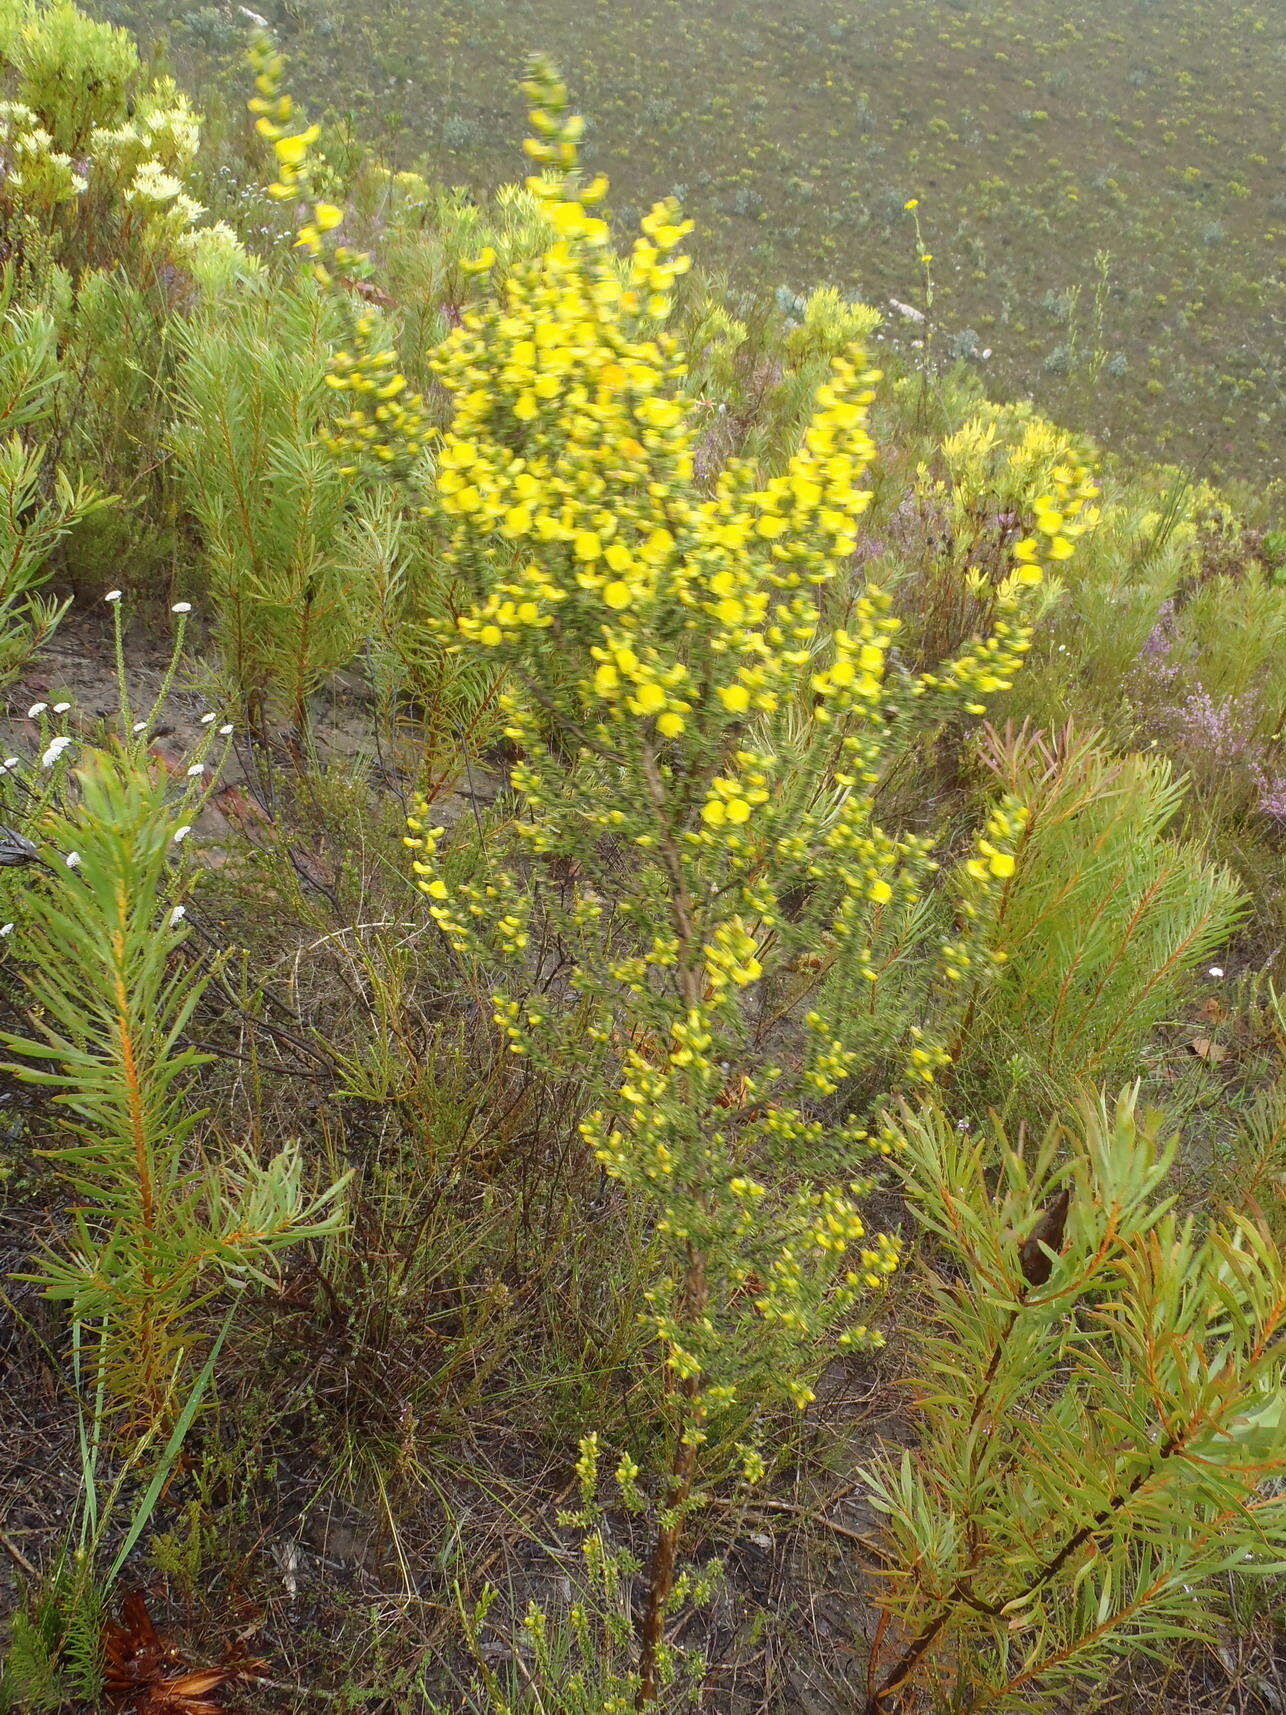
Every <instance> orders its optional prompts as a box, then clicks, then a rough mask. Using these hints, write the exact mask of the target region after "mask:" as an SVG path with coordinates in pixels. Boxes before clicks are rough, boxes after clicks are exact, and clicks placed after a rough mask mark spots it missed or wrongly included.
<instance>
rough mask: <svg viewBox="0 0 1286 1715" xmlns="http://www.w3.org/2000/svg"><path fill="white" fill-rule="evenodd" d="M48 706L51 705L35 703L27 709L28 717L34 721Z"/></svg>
mask: <svg viewBox="0 0 1286 1715" xmlns="http://www.w3.org/2000/svg"><path fill="white" fill-rule="evenodd" d="M48 707H49V704H48V703H33V704H32V705H31V707H30V708H29V709H28V710H27V719H28V720H29V721H34V720H35V718H36V716H37V715H43V714H44V712H45V710H46V709H47V708H48Z"/></svg>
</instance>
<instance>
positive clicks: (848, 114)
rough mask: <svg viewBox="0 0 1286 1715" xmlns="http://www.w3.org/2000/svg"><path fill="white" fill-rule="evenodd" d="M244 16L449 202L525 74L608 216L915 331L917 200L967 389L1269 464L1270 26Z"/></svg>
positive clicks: (431, 1)
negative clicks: (687, 241)
mask: <svg viewBox="0 0 1286 1715" xmlns="http://www.w3.org/2000/svg"><path fill="white" fill-rule="evenodd" d="M261 4H264V5H269V0H261ZM101 9H102V10H104V11H108V12H111V13H112V14H113V15H115V16H117V17H118V18H120V19H121V20H122V21H125V22H129V23H130V24H132V25H134V26H136V27H141V28H143V29H145V30H146V29H149V28H150V29H152V30H154V31H157V30H165V31H166V32H168V34H169V37H170V40H171V43H172V46H173V48H174V50H175V52H176V54H177V56H178V57H179V59H180V60H183V59H185V58H186V57H188V56H189V55H192V54H200V55H201V56H202V57H203V58H208V59H215V60H217V59H220V58H222V59H223V60H224V61H225V62H230V61H231V60H233V59H234V58H235V56H236V54H237V52H238V47H239V40H240V33H241V29H242V23H243V21H242V20H240V19H239V18H236V15H235V13H232V12H223V11H219V10H216V9H215V8H213V7H211V6H199V7H189V8H188V9H186V10H184V9H183V0H104V4H103V6H102V8H101ZM269 9H270V10H273V7H272V6H269ZM234 20H235V21H234ZM273 22H274V24H275V25H276V26H277V27H278V28H279V29H280V30H281V33H282V37H283V43H284V45H285V46H286V47H287V49H288V51H289V52H290V53H291V54H292V56H293V57H294V59H295V62H296V70H295V72H294V73H292V78H293V81H294V84H295V87H296V88H297V89H298V90H299V91H300V93H301V94H307V95H308V96H309V97H310V98H311V100H312V101H313V103H314V104H319V105H321V106H325V107H328V108H330V109H331V110H332V111H334V112H340V113H342V112H345V111H347V112H351V113H352V114H353V115H354V116H355V122H356V124H357V127H358V129H359V130H360V131H361V132H362V133H363V134H366V135H368V136H371V137H373V138H374V139H375V140H377V141H378V142H379V143H380V144H381V146H383V147H385V148H386V149H387V150H388V151H389V153H390V154H391V155H393V156H394V157H396V158H397V159H398V161H399V163H400V164H402V165H416V166H420V167H422V168H423V169H425V170H426V171H427V172H428V173H429V174H430V176H433V177H442V178H445V179H447V180H448V181H449V182H453V183H462V184H470V185H473V186H476V187H478V188H482V187H484V186H489V185H492V184H494V183H496V182H498V181H500V180H502V179H504V178H508V177H512V176H513V175H514V173H515V171H516V170H517V163H518V161H519V156H518V153H517V146H518V141H519V138H520V137H521V135H522V119H521V98H520V97H519V96H518V94H517V91H516V87H515V84H516V79H517V76H518V74H519V72H520V70H521V66H522V61H523V57H524V55H525V53H526V52H527V51H528V50H529V49H532V48H539V49H542V50H545V51H548V52H551V53H552V54H554V55H555V56H556V58H557V59H558V60H559V61H560V62H561V64H562V65H563V67H564V69H565V71H566V74H567V76H568V78H569V80H570V82H571V85H572V88H573V91H574V96H575V99H576V101H577V103H578V105H579V107H580V109H581V111H583V112H584V113H585V114H586V115H587V118H588V120H589V124H590V134H589V145H588V150H587V153H588V155H589V158H590V160H591V161H592V162H593V163H594V164H595V165H596V166H601V167H603V168H604V169H606V170H608V171H609V172H610V173H611V175H612V179H613V187H614V194H615V201H616V206H617V209H618V211H619V212H621V213H627V214H628V213H629V212H632V211H634V210H637V209H638V208H640V207H642V206H645V205H646V203H647V202H648V201H650V200H651V199H652V198H653V197H655V196H657V195H660V194H663V193H665V192H669V191H677V192H678V193H679V194H680V195H681V197H682V198H683V200H684V202H685V204H686V206H687V208H688V211H689V212H690V213H691V214H692V215H693V216H694V217H695V218H696V221H697V235H696V239H695V249H696V254H697V255H698V257H700V258H701V259H702V260H704V261H706V262H710V263H716V264H720V265H727V266H728V267H730V268H731V269H732V270H733V271H734V272H735V273H736V274H737V275H738V276H739V277H743V278H747V279H755V280H757V281H759V282H763V281H767V282H768V283H770V284H772V285H778V284H780V285H783V286H786V287H788V288H789V289H792V290H797V289H801V288H806V287H809V286H812V285H814V284H816V283H818V282H819V281H822V280H827V281H832V282H834V283H836V284H839V285H840V286H842V287H843V288H844V289H845V290H846V291H850V292H852V293H854V294H858V295H861V296H863V297H865V298H867V299H868V300H870V301H872V302H875V303H878V304H881V305H883V306H884V307H885V308H887V307H888V301H889V299H890V298H891V297H895V298H898V299H901V300H903V301H907V302H910V303H911V304H913V305H923V302H924V296H925V283H924V280H923V277H922V275H923V270H922V267H921V264H920V262H919V256H918V253H919V246H918V245H917V242H916V235H915V231H914V227H913V224H912V220H911V216H910V215H909V214H908V213H907V212H906V211H905V208H904V204H905V203H906V202H907V200H908V199H910V198H912V197H918V198H920V209H919V215H920V219H921V221H922V223H923V232H924V238H925V243H926V246H927V248H928V250H929V252H931V253H932V255H933V261H932V263H931V264H930V267H931V269H932V273H933V289H934V298H935V313H936V319H937V336H936V337H937V339H938V341H939V349H940V350H941V351H943V352H944V353H946V354H948V355H957V356H965V357H967V358H969V359H970V360H972V361H982V362H984V363H985V367H986V369H987V372H988V374H989V377H990V385H991V386H992V388H993V390H994V391H997V392H1003V393H1011V394H1012V393H1027V392H1030V393H1032V394H1034V395H1035V396H1036V397H1037V398H1038V399H1039V400H1040V402H1041V404H1042V405H1043V406H1044V407H1045V408H1046V409H1048V410H1049V411H1050V412H1052V413H1053V414H1055V415H1056V416H1059V417H1061V418H1063V419H1064V420H1068V421H1070V422H1073V423H1076V424H1077V425H1080V426H1085V427H1088V428H1092V429H1094V430H1095V431H1097V432H1098V433H1099V434H1100V435H1101V436H1102V437H1103V438H1104V439H1105V440H1106V442H1107V443H1108V444H1109V445H1113V446H1118V447H1124V448H1132V449H1137V450H1146V451H1147V452H1149V453H1152V454H1156V453H1160V454H1161V455H1162V456H1164V457H1167V458H1171V459H1174V460H1176V461H1177V462H1181V463H1183V464H1185V465H1192V466H1194V467H1197V468H1200V469H1202V470H1204V471H1207V472H1211V473H1214V474H1226V475H1231V474H1241V475H1250V476H1255V477H1264V476H1270V475H1274V474H1279V473H1280V472H1281V470H1282V469H1283V468H1284V461H1283V454H1284V446H1283V436H1282V432H1281V425H1280V413H1281V407H1282V391H1283V389H1282V381H1283V351H1284V350H1286V342H1284V341H1283V339H1282V329H1283V326H1284V325H1286V321H1284V318H1283V308H1284V302H1283V291H1282V279H1281V258H1282V255H1283V245H1284V243H1286V175H1284V174H1283V148H1282V129H1281V123H1280V114H1281V110H1282V106H1283V98H1284V96H1286V80H1284V78H1283V50H1284V48H1286V8H1284V7H1283V6H1282V5H1281V4H1280V0H1082V3H1080V4H1078V5H1076V6H1073V7H1067V6H1056V5H1053V4H1051V3H1049V0H971V3H966V0H773V3H771V4H768V3H765V0H629V3H626V0H415V3H409V0H355V3H349V0H346V3H345V4H343V5H340V4H338V3H337V0H285V3H283V4H282V5H278V6H276V9H275V11H274V17H273ZM893 320H894V322H895V323H896V324H897V327H898V331H899V332H900V333H902V334H904V335H906V334H909V333H911V332H913V325H912V324H910V323H908V322H906V321H904V320H901V319H900V318H899V317H898V315H897V313H896V312H894V313H893ZM988 350H990V353H991V355H990V356H989V357H988V358H986V359H983V357H982V353H983V352H984V351H988Z"/></svg>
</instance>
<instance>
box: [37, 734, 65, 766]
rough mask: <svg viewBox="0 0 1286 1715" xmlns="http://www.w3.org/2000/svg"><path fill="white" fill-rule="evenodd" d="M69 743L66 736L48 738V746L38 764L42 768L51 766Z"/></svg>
mask: <svg viewBox="0 0 1286 1715" xmlns="http://www.w3.org/2000/svg"><path fill="white" fill-rule="evenodd" d="M70 743H71V740H70V739H69V738H66V737H63V738H52V739H50V741H49V748H48V750H46V752H45V754H44V755H43V756H42V757H41V759H40V766H41V767H42V768H52V767H53V765H54V763H55V762H57V760H58V758H59V757H60V756H61V755H62V753H63V751H64V750H66V748H67V746H68V745H69V744H70Z"/></svg>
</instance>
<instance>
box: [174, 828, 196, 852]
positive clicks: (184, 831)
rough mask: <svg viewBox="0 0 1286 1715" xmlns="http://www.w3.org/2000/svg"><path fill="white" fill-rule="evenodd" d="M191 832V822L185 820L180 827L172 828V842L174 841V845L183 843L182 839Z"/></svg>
mask: <svg viewBox="0 0 1286 1715" xmlns="http://www.w3.org/2000/svg"><path fill="white" fill-rule="evenodd" d="M191 832H192V824H191V822H185V823H184V825H183V826H182V827H181V828H175V830H174V843H175V845H176V846H181V845H182V844H183V842H184V840H186V839H187V837H188V835H189V834H190V833H191Z"/></svg>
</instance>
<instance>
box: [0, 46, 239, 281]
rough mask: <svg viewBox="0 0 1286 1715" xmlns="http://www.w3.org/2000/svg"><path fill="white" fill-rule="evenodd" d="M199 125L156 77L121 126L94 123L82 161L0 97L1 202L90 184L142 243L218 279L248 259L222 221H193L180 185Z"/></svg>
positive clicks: (34, 118)
mask: <svg viewBox="0 0 1286 1715" xmlns="http://www.w3.org/2000/svg"><path fill="white" fill-rule="evenodd" d="M200 142H201V126H200V122H199V121H198V119H197V116H196V115H195V114H194V113H193V111H192V109H191V107H190V106H189V105H188V103H187V101H186V99H185V98H184V96H183V95H182V94H181V93H180V91H179V89H178V87H177V86H176V85H175V83H174V82H173V80H172V79H170V78H162V79H160V80H159V81H158V82H157V83H155V84H154V85H153V86H152V89H151V90H150V91H149V92H148V94H147V95H145V96H143V97H142V98H141V99H140V101H139V104H138V110H137V112H136V113H135V114H134V116H133V117H132V118H131V119H130V120H129V121H128V122H127V123H124V124H120V125H100V126H96V127H95V128H94V130H93V131H92V132H91V133H90V136H89V141H88V144H87V146H86V149H85V154H84V158H83V159H80V160H75V161H73V159H72V158H71V156H70V155H66V154H61V153H60V152H59V151H58V150H57V149H56V148H55V147H54V142H53V139H52V137H51V136H50V134H49V132H48V131H47V130H46V129H45V128H44V127H43V126H42V125H41V123H40V120H39V117H38V115H37V114H36V113H34V112H33V111H32V109H31V108H29V107H26V106H24V105H23V104H22V103H21V102H16V101H6V102H0V203H2V202H3V201H5V200H10V199H11V200H13V201H16V202H18V203H19V204H20V206H21V207H22V208H24V209H31V210H33V211H36V210H48V209H50V208H52V207H54V206H55V205H57V204H59V203H65V202H70V201H73V200H74V199H75V198H77V197H79V196H80V195H82V194H83V193H84V192H85V191H86V190H87V189H88V188H89V186H90V184H91V183H93V184H94V185H96V186H98V187H101V188H108V189H111V190H113V191H114V192H115V195H116V196H117V197H118V198H119V199H120V202H121V204H122V205H123V207H124V208H126V209H128V210H129V211H130V213H131V214H132V216H133V217H134V218H135V220H136V221H137V220H138V218H139V217H140V216H141V222H142V233H143V238H144V242H145V243H146V244H148V245H149V246H156V245H171V246H173V247H174V248H175V250H176V251H177V252H178V254H179V256H180V257H181V259H182V260H183V261H184V262H186V263H187V264H188V265H189V266H190V267H191V268H192V271H193V273H194V274H196V275H197V277H198V279H199V280H200V281H201V283H202V284H203V285H208V284H216V285H217V284H223V283H225V282H226V281H227V279H228V277H229V276H230V275H235V274H238V273H240V272H241V271H243V270H244V271H246V272H250V271H253V269H254V264H253V263H252V262H251V260H250V258H249V257H248V255H247V253H246V250H245V247H244V245H243V244H242V243H241V241H240V239H239V238H238V237H237V235H236V233H235V232H233V231H232V229H231V228H230V227H228V226H225V225H222V224H219V225H216V226H212V227H210V228H208V229H206V230H204V231H203V230H202V229H201V228H200V227H199V226H198V224H197V223H198V221H199V220H200V219H201V217H202V215H203V214H204V213H205V209H204V207H203V206H202V204H201V203H199V202H197V200H196V199H195V198H194V197H192V196H190V195H189V194H188V192H187V190H186V188H185V183H186V178H187V174H188V172H189V170H190V169H191V166H192V164H193V162H194V161H195V160H196V157H197V152H198V150H199V148H200Z"/></svg>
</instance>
